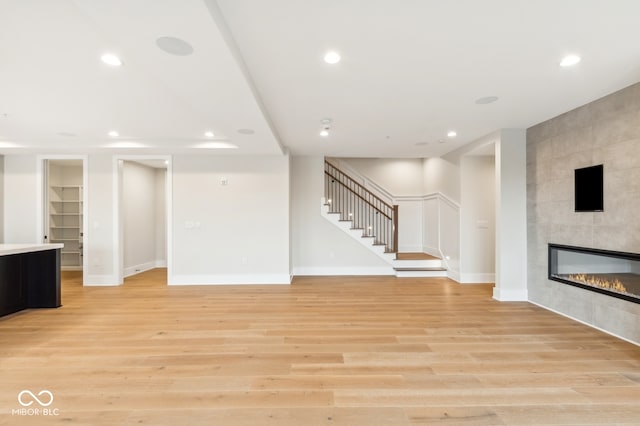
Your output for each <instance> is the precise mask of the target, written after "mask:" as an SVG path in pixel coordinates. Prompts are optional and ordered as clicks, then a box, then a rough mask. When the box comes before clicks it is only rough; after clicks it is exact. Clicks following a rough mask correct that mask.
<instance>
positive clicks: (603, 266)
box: [549, 244, 640, 303]
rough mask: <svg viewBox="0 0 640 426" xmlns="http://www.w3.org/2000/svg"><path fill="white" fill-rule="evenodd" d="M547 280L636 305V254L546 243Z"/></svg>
mask: <svg viewBox="0 0 640 426" xmlns="http://www.w3.org/2000/svg"><path fill="white" fill-rule="evenodd" d="M549 279H550V280H553V281H558V282H561V283H565V284H570V285H573V286H576V287H581V288H584V289H587V290H591V291H596V292H598V293H603V294H607V295H610V296H613V297H617V298H620V299H625V300H629V301H632V302H635V303H640V255H639V254H635V253H623V252H617V251H607V250H597V249H591V248H583V247H572V246H563V245H557V244H549Z"/></svg>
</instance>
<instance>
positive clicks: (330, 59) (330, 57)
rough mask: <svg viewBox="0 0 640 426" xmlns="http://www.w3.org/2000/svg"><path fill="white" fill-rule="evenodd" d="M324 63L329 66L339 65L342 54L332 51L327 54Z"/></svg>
mask: <svg viewBox="0 0 640 426" xmlns="http://www.w3.org/2000/svg"><path fill="white" fill-rule="evenodd" d="M324 61H325V62H326V63H328V64H337V63H338V62H340V54H339V53H338V52H334V51H333V50H331V51H329V52H327V53H325V55H324Z"/></svg>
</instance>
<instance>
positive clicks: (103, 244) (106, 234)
mask: <svg viewBox="0 0 640 426" xmlns="http://www.w3.org/2000/svg"><path fill="white" fill-rule="evenodd" d="M88 163H89V166H88V168H87V170H88V175H89V177H88V179H89V182H88V185H87V186H88V193H89V195H88V197H87V198H88V199H86V200H85V203H88V210H89V213H88V215H87V217H86V218H85V220H87V221H88V227H87V235H85V239H84V248H85V256H87V257H88V258H87V260H88V272H87V273H85V285H115V284H117V283H118V277H117V276H116V275H115V274H116V268H115V267H114V262H117V261H118V259H117V257H118V256H117V254H116V253H115V252H114V247H115V245H114V238H115V236H116V234H115V233H116V229H115V224H114V219H115V218H114V212H113V205H114V199H113V197H114V186H113V185H114V179H113V159H112V157H111V156H110V155H90V156H89V161H88Z"/></svg>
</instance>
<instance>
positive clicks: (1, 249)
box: [0, 244, 64, 256]
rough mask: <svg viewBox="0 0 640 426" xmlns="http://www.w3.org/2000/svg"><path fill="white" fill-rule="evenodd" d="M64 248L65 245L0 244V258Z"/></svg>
mask: <svg viewBox="0 0 640 426" xmlns="http://www.w3.org/2000/svg"><path fill="white" fill-rule="evenodd" d="M62 247H64V244H0V256H7V255H9V254H19V253H30V252H34V251H43V250H54V249H59V248H62Z"/></svg>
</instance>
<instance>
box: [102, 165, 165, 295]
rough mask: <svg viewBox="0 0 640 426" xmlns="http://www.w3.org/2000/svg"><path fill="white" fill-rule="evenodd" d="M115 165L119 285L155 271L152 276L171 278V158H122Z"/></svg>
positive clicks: (115, 211) (116, 245)
mask: <svg viewBox="0 0 640 426" xmlns="http://www.w3.org/2000/svg"><path fill="white" fill-rule="evenodd" d="M115 161H116V164H115V167H116V170H117V173H115V176H116V177H117V182H116V185H115V188H116V191H115V202H114V209H115V210H114V217H115V218H116V221H117V227H116V229H117V232H116V235H117V238H116V244H115V247H116V250H117V256H116V262H117V265H116V268H115V269H116V271H117V276H118V283H119V284H124V283H125V278H129V277H133V276H136V275H138V274H141V273H143V272H147V271H151V270H155V272H154V273H153V274H152V276H158V274H161V275H165V276H166V277H168V276H170V274H169V272H170V268H171V262H170V259H171V257H170V241H171V232H170V228H171V227H170V223H171V221H170V206H171V191H170V188H171V185H170V182H171V164H170V157H165V156H155V157H149V156H119V157H117V158H116V159H115ZM147 275H149V274H148V273H147V274H145V275H144V276H147ZM127 282H136V281H135V280H133V279H129V280H127Z"/></svg>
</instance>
